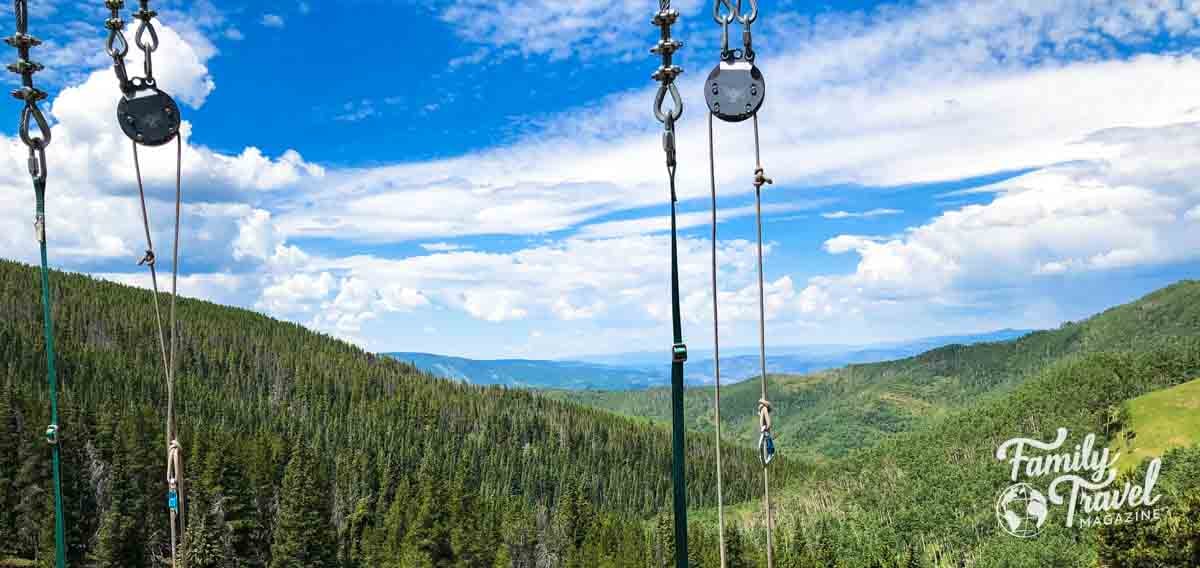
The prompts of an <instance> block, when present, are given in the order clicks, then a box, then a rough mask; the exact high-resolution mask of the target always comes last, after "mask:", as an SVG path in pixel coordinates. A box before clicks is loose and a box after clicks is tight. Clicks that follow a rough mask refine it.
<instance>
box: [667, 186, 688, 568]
mask: <svg viewBox="0 0 1200 568" xmlns="http://www.w3.org/2000/svg"><path fill="white" fill-rule="evenodd" d="M671 177H672V184H671V185H672V192H671V194H672V195H671V320H672V324H673V326H674V332H675V344H674V346H673V347H672V348H671V449H672V452H671V453H672V460H671V481H672V482H673V484H674V488H675V566H676V568H687V565H688V543H687V479H686V478H685V477H684V473H685V472H686V468H685V467H684V445H683V444H684V440H683V362H684V361H687V346H686V345H684V344H683V324H682V323H681V322H680V316H679V251H678V245H677V243H676V240H677V239H676V235H675V232H676V229H675V195H674V193H675V192H674V191H673V190H674V177H675V176H674V174H673V173H672V176H671Z"/></svg>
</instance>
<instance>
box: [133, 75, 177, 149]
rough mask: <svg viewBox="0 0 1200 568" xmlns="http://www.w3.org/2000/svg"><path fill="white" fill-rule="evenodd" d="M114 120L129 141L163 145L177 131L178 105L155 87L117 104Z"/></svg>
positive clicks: (173, 136) (148, 144) (147, 144)
mask: <svg viewBox="0 0 1200 568" xmlns="http://www.w3.org/2000/svg"><path fill="white" fill-rule="evenodd" d="M117 122H119V123H120V124H121V130H122V131H124V132H125V135H126V136H128V137H129V139H130V140H133V141H134V142H137V143H138V144H144V145H146V146H162V145H163V144H166V143H167V142H170V141H171V140H173V139H175V136H176V135H178V134H179V125H180V118H179V106H178V105H176V104H175V101H174V100H172V99H171V97H170V96H168V95H167V94H166V93H164V92H162V91H160V90H158V89H154V90H153V91H151V92H150V93H149V94H140V93H139V94H137V95H135V96H134V97H133V98H130V97H122V98H121V102H120V103H119V104H117Z"/></svg>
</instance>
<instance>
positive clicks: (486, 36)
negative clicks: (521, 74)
mask: <svg viewBox="0 0 1200 568" xmlns="http://www.w3.org/2000/svg"><path fill="white" fill-rule="evenodd" d="M700 5H702V2H700V1H699V0H684V1H676V2H675V6H676V7H677V8H679V9H682V10H684V11H691V10H693V9H694V8H696V7H698V6H700ZM650 15H651V12H650V6H649V5H648V4H647V3H645V2H632V1H625V0H621V1H616V2H613V1H605V0H575V1H572V2H553V1H551V0H530V1H526V2H516V3H511V4H497V3H495V2H489V1H487V0H454V2H453V3H451V5H450V6H449V7H447V8H446V9H445V10H443V11H442V13H441V19H442V21H444V22H446V23H447V24H450V26H451V29H453V30H454V32H455V33H456V34H458V35H459V36H460V37H462V38H464V39H466V40H468V41H472V42H476V43H481V44H486V45H488V46H491V47H494V48H497V49H505V50H513V51H516V52H518V53H520V54H522V55H548V56H550V57H551V58H553V59H562V58H566V57H569V56H572V55H575V54H580V53H587V54H591V55H595V54H600V53H603V54H610V55H611V54H614V53H617V54H621V53H628V52H631V51H636V52H639V53H640V52H642V51H643V48H644V47H645V46H643V45H642V44H643V43H645V33H643V32H644V31H645V30H646V27H643V26H644V25H645V22H646V21H648V19H649V17H650ZM633 23H636V24H639V25H638V26H636V27H635V26H634V25H631V24H633ZM476 53H478V52H476ZM481 58H482V57H481Z"/></svg>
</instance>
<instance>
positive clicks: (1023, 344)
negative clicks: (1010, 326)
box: [546, 281, 1200, 461]
mask: <svg viewBox="0 0 1200 568" xmlns="http://www.w3.org/2000/svg"><path fill="white" fill-rule="evenodd" d="M1198 334H1200V282H1194V281H1183V282H1179V283H1176V284H1174V285H1172V286H1169V287H1167V288H1163V289H1162V290H1159V291H1156V292H1154V293H1152V294H1149V295H1147V296H1146V297H1144V298H1142V299H1140V300H1138V301H1136V302H1133V303H1130V304H1126V305H1123V306H1118V307H1115V308H1112V309H1109V310H1107V311H1105V312H1103V313H1101V314H1099V315H1096V316H1094V317H1092V318H1090V319H1088V320H1085V321H1083V322H1079V323H1067V324H1064V325H1063V326H1061V327H1060V328H1059V329H1055V330H1048V331H1040V332H1035V333H1032V334H1029V335H1027V336H1025V337H1023V338H1021V339H1017V340H1014V341H1007V342H998V343H984V344H977V345H971V346H961V345H950V346H946V347H942V348H939V349H935V350H932V351H929V352H927V353H923V354H921V355H918V356H916V357H911V358H908V359H902V360H899V361H890V362H885V363H875V364H867V365H851V366H848V367H845V368H842V369H837V370H833V371H828V372H823V373H817V374H813V375H806V376H772V377H770V381H769V389H770V393H771V400H772V402H773V403H774V404H775V425H776V426H775V427H776V432H777V438H778V444H779V446H780V447H781V448H782V449H783V450H784V451H786V452H788V453H789V454H790V455H793V456H795V455H800V456H806V457H808V458H810V459H814V460H817V461H824V460H828V459H830V458H838V457H842V456H845V455H847V454H848V453H849V452H851V451H853V450H856V449H861V448H865V447H870V446H872V445H874V444H875V443H877V442H878V441H879V440H880V439H882V438H883V437H886V436H888V435H891V434H895V433H898V432H905V431H909V430H912V429H913V428H915V427H916V426H917V425H919V424H921V423H922V422H923V421H925V420H927V419H930V418H936V417H940V416H945V415H946V414H947V413H949V412H952V411H955V410H957V409H961V408H964V407H966V406H967V405H968V404H970V403H972V402H975V401H977V400H979V399H980V398H982V397H988V396H997V395H1000V394H1003V393H1005V392H1008V391H1009V390H1011V389H1012V388H1013V387H1014V386H1016V385H1019V384H1021V383H1022V382H1023V381H1024V380H1025V379H1027V378H1028V377H1029V376H1030V375H1031V374H1033V373H1035V372H1037V371H1038V370H1040V369H1042V368H1044V367H1045V366H1046V365H1047V364H1050V363H1053V362H1054V361H1058V360H1060V359H1062V358H1064V357H1066V356H1069V355H1072V354H1082V353H1094V352H1100V351H1110V350H1142V349H1147V348H1151V347H1154V346H1157V345H1162V344H1166V343H1170V342H1172V341H1176V340H1178V339H1180V338H1187V337H1193V336H1196V335H1198ZM546 396H549V397H552V398H556V399H560V400H569V401H573V402H578V403H582V404H587V405H592V406H596V407H599V408H604V409H607V410H611V411H613V412H617V413H620V414H626V415H631V416H641V417H645V418H649V419H652V420H659V421H667V420H669V418H670V396H669V393H668V392H667V391H665V390H661V389H659V390H652V391H650V392H641V393H624V392H595V391H592V392H561V391H554V392H549V393H547V394H546ZM721 396H722V401H721V412H722V423H723V428H724V432H723V434H724V435H726V436H727V437H729V438H731V439H733V440H735V441H737V442H739V443H742V444H753V443H754V442H755V441H756V439H757V423H756V420H755V414H754V411H755V408H756V406H755V405H756V402H757V400H758V397H759V386H758V383H757V381H747V382H745V383H739V384H736V385H730V386H726V387H723V388H722V390H721ZM712 414H713V392H712V388H710V387H709V388H693V389H690V390H689V391H688V393H687V396H686V416H687V417H688V425H689V427H691V428H693V429H696V430H698V431H702V432H711V431H712V429H713V422H712Z"/></svg>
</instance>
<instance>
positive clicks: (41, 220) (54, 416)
mask: <svg viewBox="0 0 1200 568" xmlns="http://www.w3.org/2000/svg"><path fill="white" fill-rule="evenodd" d="M33 189H34V192H35V193H36V194H37V218H36V219H37V220H36V221H35V223H36V226H37V233H38V241H39V242H40V245H41V249H42V329H43V330H44V331H45V333H46V381H47V382H49V383H50V426H49V427H48V428H46V441H47V442H49V443H50V448H51V452H52V454H53V460H52V461H53V465H52V466H51V467H52V468H53V470H54V562H55V566H57V567H58V568H66V565H67V560H66V557H65V555H64V551H65V550H66V548H67V545H66V537H65V536H64V534H63V506H62V485H61V482H60V480H59V465H58V464H59V449H58V378H57V377H58V373H57V371H56V370H55V368H54V320H52V319H51V316H50V314H51V311H52V310H51V309H50V267H49V266H48V264H49V263H48V262H47V260H46V180H45V178H44V177H43V178H42V179H41V180H36V179H35V180H34V182H33Z"/></svg>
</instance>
